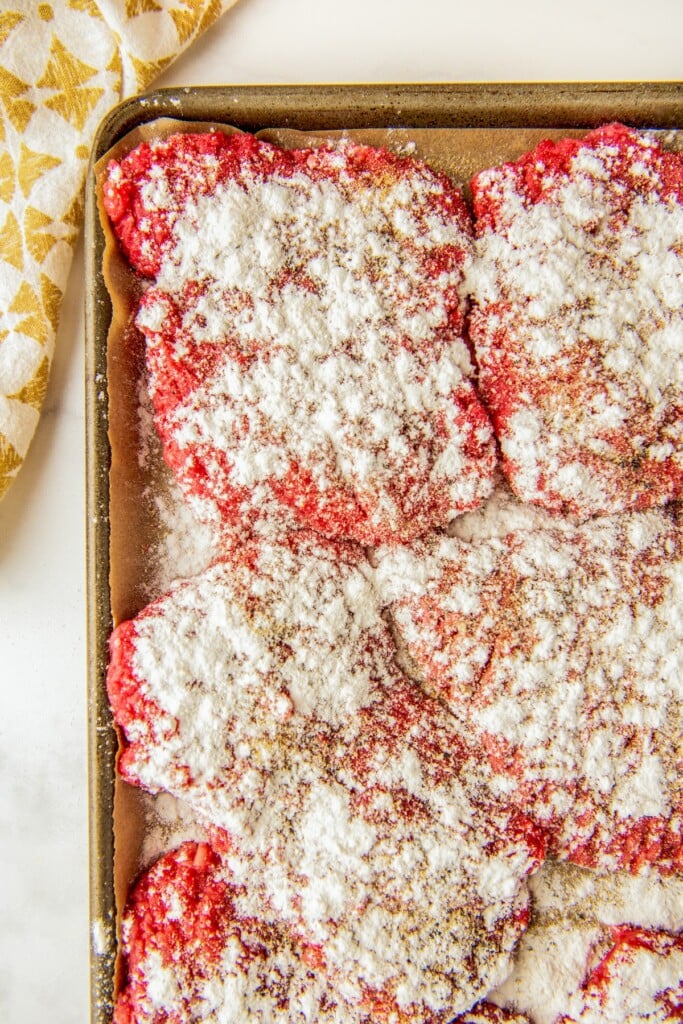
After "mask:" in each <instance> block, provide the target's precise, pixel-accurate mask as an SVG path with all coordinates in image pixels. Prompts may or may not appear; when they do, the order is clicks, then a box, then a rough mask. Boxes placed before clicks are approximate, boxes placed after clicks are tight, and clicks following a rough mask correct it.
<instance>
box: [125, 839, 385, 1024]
mask: <svg viewBox="0 0 683 1024" xmlns="http://www.w3.org/2000/svg"><path fill="white" fill-rule="evenodd" d="M245 900H246V901H247V902H248V897H247V895H246V893H245V891H244V889H243V887H241V886H239V885H236V884H235V883H234V880H233V878H232V875H231V872H230V870H229V869H228V868H226V866H225V865H224V864H223V862H222V861H221V858H220V856H219V854H218V853H217V852H216V851H215V850H214V849H212V847H211V846H210V845H209V844H208V843H194V842H189V843H185V844H183V845H182V846H180V847H179V848H178V849H177V850H173V851H172V852H169V853H167V854H165V855H164V856H163V857H162V858H160V859H159V860H158V861H157V862H156V863H155V864H153V865H152V867H151V868H150V869H149V870H148V871H146V872H145V873H144V874H143V875H142V876H141V877H140V879H139V880H138V881H137V883H136V884H135V886H134V887H133V889H132V891H131V893H130V895H129V898H128V903H127V906H126V910H125V913H124V916H123V922H122V954H123V982H122V985H121V989H120V992H119V994H118V996H117V1000H116V1005H115V1009H114V1024H194V1022H198V1021H203V1022H204V1024H246V1022H247V1021H248V1022H249V1024H274V1022H276V1021H281V1022H282V1024H316V1022H318V1024H366V1022H367V1024H371V1022H370V1021H369V1019H368V1018H367V1017H363V1016H362V1015H361V1014H354V1012H353V1010H352V1009H351V1008H350V1007H348V1006H345V1005H344V1004H343V1003H342V1004H340V1003H339V1002H338V1001H337V998H336V997H335V995H334V993H332V992H331V991H330V988H329V986H328V985H327V984H326V979H325V973H324V971H321V970H320V967H319V965H320V962H321V954H320V951H319V950H318V949H317V948H315V947H312V946H306V945H305V944H304V943H302V942H301V941H297V940H296V938H294V937H293V935H292V934H291V933H290V932H289V931H288V930H287V929H286V928H285V927H284V926H277V925H273V924H267V923H265V922H264V921H261V920H259V918H258V917H255V916H253V914H251V915H250V914H249V912H248V909H246V910H245V908H244V906H243V904H244V902H245Z"/></svg>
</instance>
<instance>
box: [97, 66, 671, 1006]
mask: <svg viewBox="0 0 683 1024" xmlns="http://www.w3.org/2000/svg"><path fill="white" fill-rule="evenodd" d="M164 117H172V118H174V119H177V120H188V121H207V122H212V121H216V122H223V123H226V122H227V123H231V124H234V125H235V127H237V128H241V129H243V130H254V131H257V130H259V129H262V128H266V127H274V126H278V127H291V128H298V129H301V130H315V129H318V130H325V129H327V130H333V129H335V128H336V129H343V128H352V127H359V126H363V127H401V126H406V127H413V128H432V127H453V128H466V127H467V128H489V129H495V128H522V127H526V128H544V127H555V128H576V127H585V128H586V129H588V128H590V127H593V126H596V125H598V124H600V123H603V122H605V121H611V120H623V121H627V122H628V123H629V124H631V125H633V126H634V127H639V128H648V127H650V128H657V129H675V128H683V81H655V82H653V81H649V82H639V81H624V82H565V81H563V82H481V83H479V82H471V83H470V82H468V83H458V82H428V83H425V82H416V83H401V84H394V83H381V82H370V83H357V84H356V83H336V84H335V83H325V84H320V85H318V84H313V83H311V84H297V85H277V84H263V85H229V84H226V85H222V86H199V87H194V86H192V87H174V88H166V89H159V90H155V91H152V92H149V93H146V94H143V95H141V96H137V97H134V98H132V99H128V100H125V101H123V102H122V103H120V104H119V105H118V106H116V107H114V108H113V109H112V110H111V111H110V113H109V114H108V115H107V116H106V117H105V118H104V120H103V121H102V122H101V124H100V127H99V129H98V132H97V135H96V138H95V141H94V144H93V149H92V154H91V161H90V167H89V172H88V178H87V184H86V203H85V242H86V296H85V325H86V374H85V377H86V380H85V386H86V454H87V460H86V462H87V465H86V515H87V529H86V543H87V559H86V566H87V569H86V573H87V580H86V584H87V686H88V690H87V693H88V770H89V797H88V804H89V834H90V836H89V843H90V929H91V943H90V948H91V972H90V978H91V1022H92V1024H109V1022H110V1021H111V1014H112V1007H113V986H114V964H115V957H116V934H115V928H116V912H115V906H114V887H113V854H114V836H113V829H112V812H113V799H114V766H115V761H116V750H117V737H116V733H115V730H114V727H113V724H112V721H111V716H110V712H109V707H108V703H107V699H106V692H105V676H106V666H107V653H108V647H107V644H108V637H109V633H110V631H111V627H112V614H111V605H110V598H109V579H108V571H109V515H108V507H109V468H110V449H109V440H108V409H107V401H106V388H107V365H106V339H107V331H108V325H109V320H110V317H111V304H110V302H109V296H108V293H107V291H106V288H105V286H104V282H103V279H102V273H101V268H102V254H103V250H104V237H103V233H102V228H101V225H100V223H99V214H98V208H97V187H96V180H95V173H94V165H95V164H96V163H97V161H98V160H99V159H101V157H102V156H104V154H105V153H106V152H107V151H108V150H109V149H110V148H111V147H112V146H113V145H114V144H115V143H116V142H118V141H119V140H120V139H121V138H123V137H124V136H125V135H126V134H127V133H128V132H129V131H131V130H132V129H133V128H135V127H137V126H138V125H140V124H142V123H145V122H150V121H153V120H156V119H158V118H164Z"/></svg>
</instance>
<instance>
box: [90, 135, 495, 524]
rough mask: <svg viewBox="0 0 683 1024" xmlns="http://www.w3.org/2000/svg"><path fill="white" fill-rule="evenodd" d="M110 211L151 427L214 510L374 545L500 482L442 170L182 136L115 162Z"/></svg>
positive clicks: (356, 152)
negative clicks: (140, 290) (279, 519)
mask: <svg viewBox="0 0 683 1024" xmlns="http://www.w3.org/2000/svg"><path fill="white" fill-rule="evenodd" d="M104 205H105V207H106V210H107V212H108V214H109V217H110V219H111V222H112V224H113V226H114V230H115V232H116V234H117V236H118V238H119V239H120V242H121V245H122V247H123V249H124V251H125V253H126V255H127V256H128V258H129V260H130V262H131V264H132V266H133V267H134V268H135V270H136V271H138V272H139V273H140V274H143V275H145V276H147V277H149V278H150V279H151V282H152V283H151V284H150V286H149V288H148V289H147V291H146V292H145V294H144V297H143V299H142V301H141V304H140V309H139V313H138V316H137V324H138V326H139V328H140V330H141V331H142V332H143V334H144V335H145V339H146V346H147V366H148V373H149V387H150V389H151V395H152V399H153V403H154V408H155V415H156V425H157V429H158V431H159V433H160V435H161V438H162V440H163V444H164V452H165V457H166V459H167V461H168V462H169V464H170V465H171V466H172V468H173V469H174V471H175V472H176V474H177V476H178V479H179V480H180V482H181V484H182V486H183V487H184V489H185V491H186V493H187V494H188V495H190V496H191V497H192V498H193V500H194V501H195V505H196V507H197V508H198V509H199V510H200V512H201V514H203V515H207V516H211V515H216V514H217V515H218V516H219V517H220V518H222V519H223V520H227V521H235V520H237V519H239V520H241V521H244V520H245V519H248V518H249V517H250V516H254V515H255V514H256V510H259V511H260V512H261V513H263V511H264V510H267V511H268V514H269V515H272V516H277V510H278V508H287V509H289V510H291V511H293V512H294V514H295V516H296V517H297V519H298V520H299V521H303V522H304V523H305V524H306V525H308V526H311V527H313V528H314V529H316V530H318V531H319V532H322V533H324V534H327V535H330V536H338V537H343V538H350V539H354V540H357V541H360V542H361V543H365V544H374V543H381V542H384V541H389V540H392V539H408V538H411V537H415V536H419V535H421V534H424V533H426V532H427V531H428V530H430V529H431V528H433V527H434V526H436V525H443V524H445V523H446V522H448V520H449V519H451V518H452V517H453V516H454V515H455V514H457V513H458V512H460V511H463V510H465V509H469V508H473V507H475V506H476V505H477V504H478V503H479V502H480V501H481V500H482V499H483V497H485V496H486V495H487V494H488V493H489V492H490V490H491V476H492V473H493V469H494V465H495V460H496V454H495V446H494V442H493V436H492V428H491V425H490V422H489V420H488V417H487V414H486V413H485V411H484V409H483V407H482V405H481V404H480V402H479V399H478V397H477V395H476V393H475V390H474V388H473V384H472V378H473V366H472V363H471V360H470V356H469V352H468V348H467V345H466V344H465V342H464V340H463V331H464V315H465V309H466V304H465V299H464V297H463V294H464V293H463V277H464V269H465V264H466V263H467V262H468V261H469V260H470V258H471V251H472V237H471V224H470V219H469V214H468V212H467V209H466V207H465V205H464V203H463V201H462V199H461V196H460V194H459V192H458V191H457V190H456V189H455V187H454V186H453V185H452V184H451V183H450V182H449V180H448V179H447V178H446V177H445V176H444V175H442V174H440V173H437V172H435V171H433V170H431V169H429V168H428V167H426V166H425V165H424V164H422V163H419V162H418V161H416V160H414V159H411V158H408V157H399V156H396V155H394V154H392V153H389V152H388V151H386V150H382V149H374V148H371V147H368V146H361V145H356V144H353V143H350V142H343V143H340V144H339V145H337V146H330V145H325V146H323V147H321V148H320V149H303V150H282V149H279V148H277V147H275V146H273V145H270V144H268V143H266V142H261V141H258V140H257V139H255V138H253V137H251V136H249V135H230V136H228V135H224V134H221V133H210V134H206V135H175V136H172V137H170V138H169V139H167V140H165V141H163V142H155V143H152V144H149V145H148V144H143V145H141V146H139V147H138V148H137V149H135V150H133V151H132V152H131V153H130V154H129V155H128V156H127V157H125V158H124V159H123V160H121V161H120V162H119V163H112V164H110V167H109V171H108V177H107V181H106V183H105V185H104Z"/></svg>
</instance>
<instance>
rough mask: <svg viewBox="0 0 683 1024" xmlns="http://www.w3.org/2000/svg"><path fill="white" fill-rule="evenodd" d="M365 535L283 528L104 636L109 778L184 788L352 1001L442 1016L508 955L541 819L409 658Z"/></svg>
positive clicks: (484, 988)
mask: <svg viewBox="0 0 683 1024" xmlns="http://www.w3.org/2000/svg"><path fill="white" fill-rule="evenodd" d="M371 575H372V574H371V571H370V567H369V566H368V564H367V563H366V561H365V560H364V558H363V556H362V553H361V551H360V549H357V548H355V547H354V546H351V545H348V544H343V543H341V542H337V543H332V542H324V541H322V540H320V539H315V538H310V537H305V536H294V537H292V538H291V539H290V541H289V543H288V544H287V545H281V546H272V547H271V546H269V545H265V544H264V545H262V546H261V548H260V549H259V550H258V552H257V553H256V554H255V555H254V556H253V557H251V558H249V559H247V560H245V563H244V565H242V566H239V565H231V566H228V565H226V564H225V563H220V564H217V565H216V566H214V567H213V568H211V569H210V570H208V571H207V572H206V573H204V574H202V575H201V576H198V577H196V578H195V579H194V580H193V581H186V582H183V583H180V584H178V585H177V586H176V587H175V588H174V589H173V590H172V591H171V592H170V593H169V594H168V595H167V596H165V597H163V598H161V599H159V600H157V601H156V602H154V603H153V604H152V605H151V606H149V607H148V608H147V609H146V610H145V611H143V612H142V613H141V614H140V615H139V616H138V617H137V619H136V620H134V621H132V622H129V623H125V624H123V625H121V626H119V627H118V628H117V630H116V631H115V633H114V636H113V640H112V647H111V649H112V661H111V667H110V671H109V693H110V699H111V703H112V707H113V709H114V714H115V717H116V720H117V722H118V724H119V726H120V728H121V730H122V733H123V737H124V743H123V753H122V755H121V758H120V768H121V771H122V774H123V776H124V777H125V778H126V779H128V780H129V781H132V782H134V783H137V784H141V785H143V786H145V787H146V788H148V789H150V790H155V789H159V788H162V787H163V788H164V789H165V790H168V791H169V792H171V793H173V794H175V795H178V796H181V797H182V798H184V799H185V800H186V801H188V802H189V803H190V804H191V805H192V806H193V808H194V809H195V811H196V812H197V813H198V814H199V816H200V817H201V819H202V820H203V821H204V822H208V823H211V824H213V825H214V826H218V827H219V828H220V829H222V830H223V831H224V833H225V835H226V838H225V843H224V847H225V853H224V859H225V862H226V864H227V865H228V866H229V867H230V869H231V870H232V872H233V875H234V877H235V882H236V884H239V885H243V886H245V887H246V888H248V890H249V892H250V894H251V895H252V897H253V898H254V899H255V900H257V902H258V906H259V909H260V913H261V915H262V916H263V917H264V919H266V920H268V921H272V922H281V923H284V924H286V925H287V926H288V927H290V928H291V929H293V931H294V932H295V933H296V934H297V935H299V936H300V938H301V939H302V940H303V941H305V942H306V943H307V944H309V945H316V946H319V947H320V948H321V950H322V954H323V958H324V963H325V970H326V971H327V972H328V976H329V977H330V978H332V979H333V980H334V984H335V987H336V989H337V991H339V992H340V994H341V997H343V999H344V1000H345V1001H346V1002H348V1003H349V1004H350V1005H352V1006H354V1007H356V1008H357V1009H359V1010H363V1012H365V1010H368V1011H370V1012H372V1014H374V1015H375V1018H376V1019H379V1020H387V1021H391V1020H411V1021H415V1022H419V1021H422V1022H425V1024H426V1022H430V1024H431V1022H434V1024H437V1022H439V1024H446V1022H447V1021H450V1020H452V1018H453V1017H454V1016H455V1014H456V1013H458V1012H460V1011H463V1010H465V1009H467V1008H468V1007H470V1006H472V1004H473V1003H475V1002H476V1001H477V999H481V998H482V997H483V996H484V995H485V994H486V993H487V992H488V991H490V990H491V989H492V988H493V987H495V985H497V984H500V982H501V981H502V980H503V979H504V978H505V977H506V975H507V974H508V973H509V970H510V965H511V958H512V955H513V951H514V947H515V944H516V941H517V939H518V937H519V935H520V934H521V932H522V931H523V929H524V928H525V926H526V923H527V920H528V913H529V909H528V894H527V886H526V882H525V878H526V876H527V874H528V873H529V872H530V871H532V870H534V869H535V868H536V867H537V866H538V864H539V862H540V860H541V859H542V857H543V854H544V840H543V837H542V836H541V835H540V834H539V830H538V829H537V828H535V827H534V826H533V824H532V823H531V822H529V821H528V819H527V818H526V817H525V815H524V814H523V813H521V812H520V811H519V810H517V809H516V808H514V807H512V808H511V807H509V806H508V803H507V801H506V800H503V801H501V800H499V799H497V797H496V795H495V794H493V793H492V792H491V791H490V788H489V787H488V786H487V782H486V779H485V778H482V777H481V776H480V774H479V768H478V766H479V762H480V760H481V754H480V752H479V751H477V750H475V749H470V748H469V747H468V745H467V744H466V743H465V742H464V741H463V739H462V738H461V736H460V735H459V734H458V732H457V730H456V729H455V728H454V725H455V722H454V720H453V717H452V715H451V714H450V713H449V712H448V711H447V710H446V709H445V708H443V707H442V706H441V704H440V703H439V702H438V701H436V700H434V699H432V698H431V697H429V696H428V695H427V694H425V693H424V692H422V691H421V690H420V688H419V687H418V686H416V685H414V684H413V683H411V682H410V681H409V680H408V679H406V678H405V677H403V676H402V675H401V673H400V672H399V671H398V670H397V668H396V667H395V665H394V662H393V654H394V649H393V645H392V641H391V637H390V635H389V632H388V629H387V627H386V625H385V623H384V621H383V619H382V618H381V616H380V614H379V604H378V601H377V596H376V594H375V592H374V589H373V587H372V582H371Z"/></svg>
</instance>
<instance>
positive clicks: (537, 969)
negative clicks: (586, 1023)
mask: <svg viewBox="0 0 683 1024" xmlns="http://www.w3.org/2000/svg"><path fill="white" fill-rule="evenodd" d="M530 888H531V892H532V901H533V915H532V922H531V925H530V927H529V930H528V931H527V932H526V934H525V935H524V936H523V937H522V939H521V941H520V946H519V949H518V952H517V955H516V957H515V966H514V969H513V971H512V974H511V975H510V978H509V979H508V980H507V981H506V982H505V984H504V985H502V986H501V987H500V988H499V989H498V990H497V991H496V992H495V994H494V996H493V998H494V1000H495V1002H496V1003H499V1004H500V1005H501V1006H509V1007H514V1008H516V1009H518V1010H521V1011H524V1012H526V1013H528V1014H529V1017H530V1019H531V1021H533V1024H555V1021H556V1020H557V1018H558V1017H559V1016H560V1015H561V1014H563V1013H567V1012H568V1011H569V1008H570V1006H572V1005H574V1006H576V1002H577V999H578V998H579V997H578V995H577V993H578V990H579V989H580V986H581V983H582V982H583V980H584V977H585V974H586V970H587V965H588V964H589V958H590V953H591V949H592V947H593V946H594V945H595V944H596V943H597V944H599V946H601V947H602V948H603V949H605V948H606V947H607V946H608V945H609V943H610V939H609V932H608V928H609V926H610V925H628V926H632V927H634V928H643V929H648V930H651V931H655V932H659V931H664V932H669V933H672V934H673V933H676V932H680V931H681V930H682V929H683V878H681V877H680V876H673V877H670V878H661V877H657V875H655V874H649V875H648V874H644V875H637V876H633V875H629V874H625V873H623V872H617V873H615V874H613V875H610V876H604V875H598V874H595V873H593V872H589V871H584V870H582V869H581V868H577V867H574V866H572V865H568V864H559V863H554V862H552V861H546V863H545V864H544V865H543V867H542V868H541V869H540V871H538V872H537V874H535V875H534V876H533V878H532V879H531V880H530ZM639 966H640V967H641V968H642V967H643V965H642V963H641V964H640V965H639ZM669 966H671V965H669ZM649 976H650V971H649V970H648V969H647V967H646V969H645V970H644V972H643V976H642V977H641V979H640V982H639V985H640V989H641V992H642V995H643V1011H644V1012H652V1010H653V1009H654V1004H653V1001H652V992H651V991H648V987H647V979H648V977H649ZM681 976H682V977H683V975H681ZM672 977H673V975H669V978H670V979H671V978H672ZM581 1019H583V1018H581ZM598 1019H600V1018H598ZM617 1019H618V1020H619V1022H620V1024H623V1020H624V1018H621V1017H619V1018H617ZM637 1019H641V1018H637ZM648 1019H649V1018H648Z"/></svg>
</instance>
